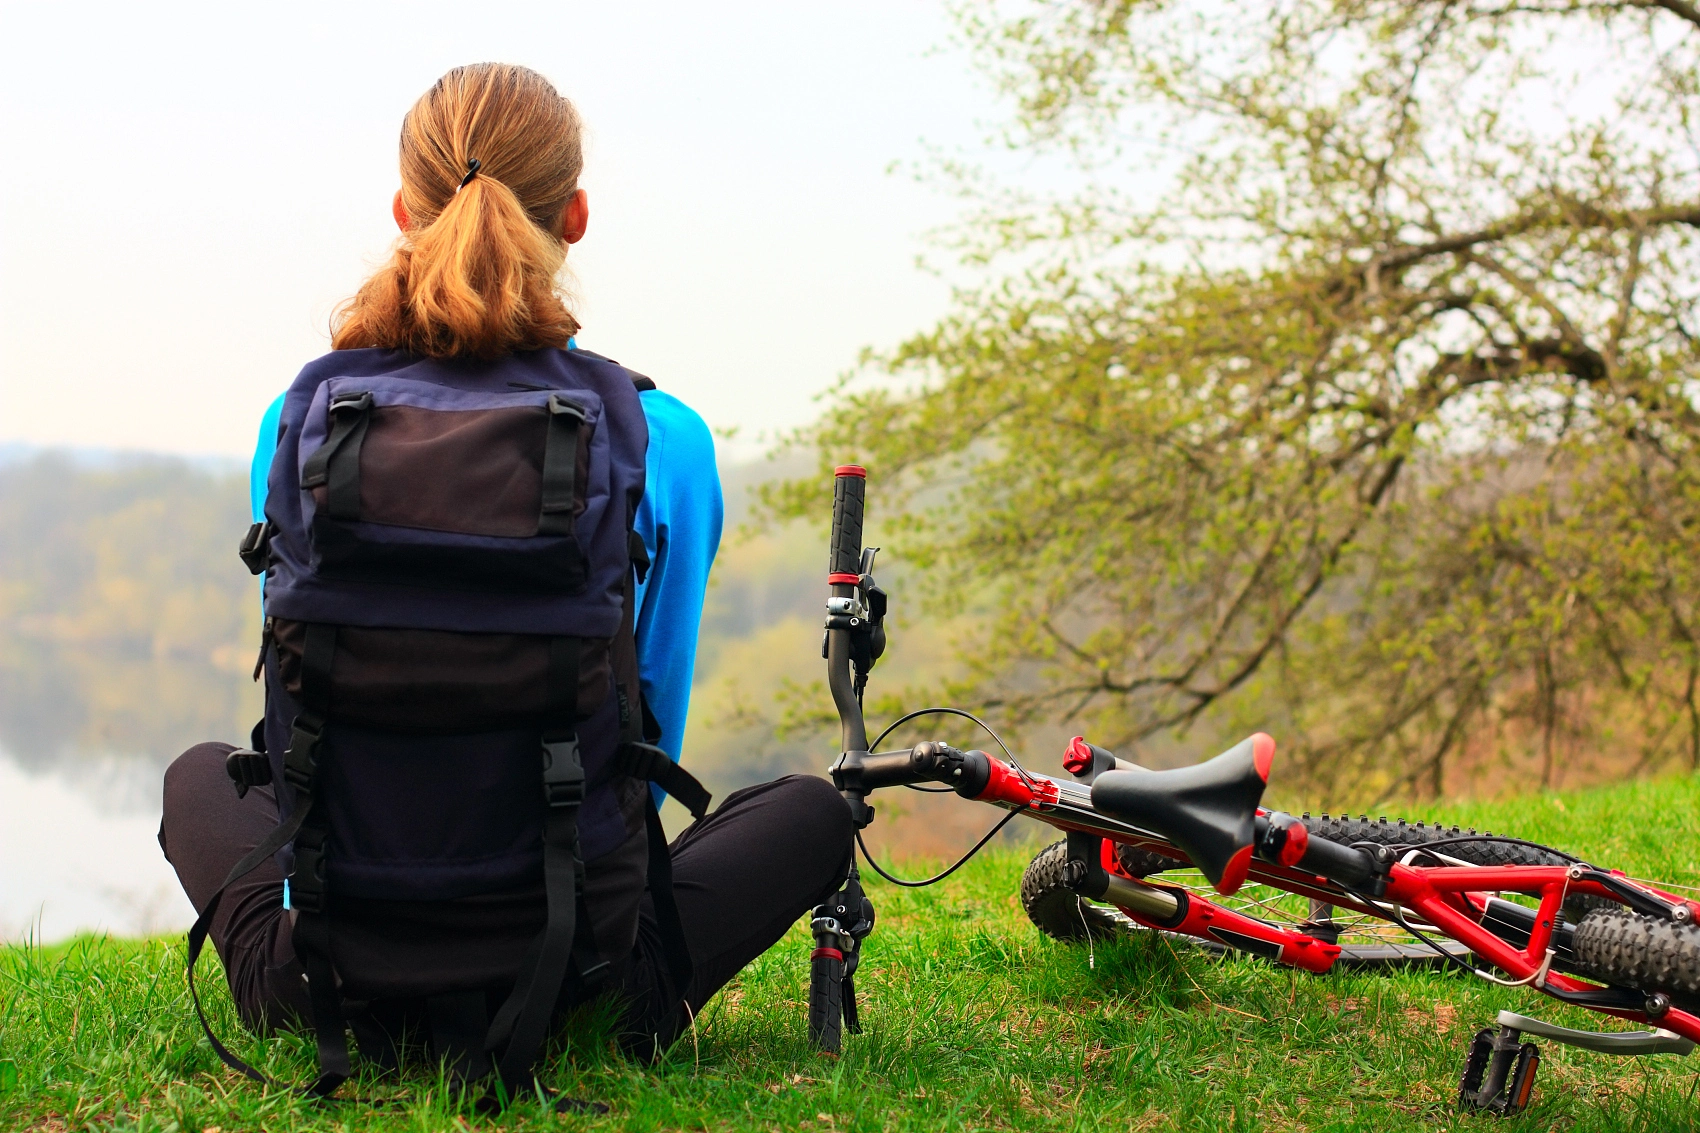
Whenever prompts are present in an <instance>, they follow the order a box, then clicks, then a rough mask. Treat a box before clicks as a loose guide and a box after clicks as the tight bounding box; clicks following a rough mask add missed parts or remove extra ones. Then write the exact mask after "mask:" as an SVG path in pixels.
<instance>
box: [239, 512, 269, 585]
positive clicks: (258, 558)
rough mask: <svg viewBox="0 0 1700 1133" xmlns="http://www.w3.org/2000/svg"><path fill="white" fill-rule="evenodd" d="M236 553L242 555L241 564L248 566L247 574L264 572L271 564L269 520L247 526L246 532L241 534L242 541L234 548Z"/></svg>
mask: <svg viewBox="0 0 1700 1133" xmlns="http://www.w3.org/2000/svg"><path fill="white" fill-rule="evenodd" d="M236 553H237V554H238V555H240V556H241V557H242V565H243V566H245V567H247V568H248V573H249V574H264V573H266V568H267V567H269V566H271V559H272V525H271V523H270V521H265V522H261V523H255V524H252V525H251V526H249V528H248V534H246V535H244V536H242V543H241V545H240V546H238V547H237V548H236Z"/></svg>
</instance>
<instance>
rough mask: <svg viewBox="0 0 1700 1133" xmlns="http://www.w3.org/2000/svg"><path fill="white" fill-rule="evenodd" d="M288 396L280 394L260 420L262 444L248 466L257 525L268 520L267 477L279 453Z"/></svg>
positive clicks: (255, 447)
mask: <svg viewBox="0 0 1700 1133" xmlns="http://www.w3.org/2000/svg"><path fill="white" fill-rule="evenodd" d="M286 396H288V395H287V394H281V393H280V394H278V395H277V400H276V401H274V402H272V403H271V406H270V407H269V408H267V410H266V415H265V416H264V417H261V418H260V443H259V444H257V445H255V446H254V463H253V464H251V465H249V466H248V502H249V503H250V504H252V505H253V508H254V522H255V523H261V522H264V520H265V518H266V477H268V476H270V475H271V471H272V453H274V452H276V451H277V423H278V421H279V420H280V419H281V418H282V417H283V399H284V398H285V397H286Z"/></svg>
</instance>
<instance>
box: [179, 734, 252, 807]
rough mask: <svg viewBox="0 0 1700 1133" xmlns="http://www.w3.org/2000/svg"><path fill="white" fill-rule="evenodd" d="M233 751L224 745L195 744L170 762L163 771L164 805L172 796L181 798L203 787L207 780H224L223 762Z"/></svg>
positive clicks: (213, 743) (214, 743)
mask: <svg viewBox="0 0 1700 1133" xmlns="http://www.w3.org/2000/svg"><path fill="white" fill-rule="evenodd" d="M235 750H236V749H235V748H233V747H232V746H231V745H229V744H224V743H216V742H209V743H204V744H196V745H195V746H194V747H192V748H190V749H189V750H188V751H186V752H184V753H183V754H182V755H180V756H178V757H177V758H176V759H174V760H172V761H171V766H169V767H167V768H166V769H165V798H166V805H167V806H169V805H170V800H171V798H172V796H173V795H178V796H181V795H182V794H184V793H185V792H186V791H194V790H196V789H198V788H200V787H203V786H205V784H206V782H207V780H208V779H209V778H217V779H223V778H225V772H224V761H225V759H226V758H227V757H228V756H229V755H230V753H231V752H232V751H235Z"/></svg>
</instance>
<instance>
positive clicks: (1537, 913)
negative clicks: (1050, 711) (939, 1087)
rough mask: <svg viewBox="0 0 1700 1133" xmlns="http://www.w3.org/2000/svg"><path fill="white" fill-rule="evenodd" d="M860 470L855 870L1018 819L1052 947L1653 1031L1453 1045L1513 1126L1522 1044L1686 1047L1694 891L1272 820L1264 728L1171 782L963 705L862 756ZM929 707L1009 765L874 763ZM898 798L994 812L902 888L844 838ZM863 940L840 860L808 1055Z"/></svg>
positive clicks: (873, 596) (846, 765) (1384, 824)
mask: <svg viewBox="0 0 1700 1133" xmlns="http://www.w3.org/2000/svg"><path fill="white" fill-rule="evenodd" d="M866 477H867V473H866V472H865V471H864V470H863V469H861V468H859V467H856V466H853V465H847V466H844V467H841V468H839V469H838V470H837V474H836V477H835V481H834V491H833V512H832V545H831V559H830V564H829V567H830V573H829V575H828V578H827V581H828V584H829V586H830V589H831V596H830V597H829V598H828V599H827V619H826V636H825V641H824V642H823V646H822V653H823V656H824V657H825V659H826V662H827V678H828V684H829V687H830V688H831V691H832V697H833V701H834V703H835V704H836V706H837V709H838V715H839V720H840V724H841V726H842V738H843V743H842V752H841V754H840V755H839V757H838V759H837V761H836V762H835V763H834V764H833V765H832V768H831V775H832V779H833V782H834V784H835V785H836V786H837V787H838V789H839V791H840V792H841V793H842V794H843V795H844V797H845V799H846V800H847V801H848V802H849V804H850V808H851V812H852V815H853V817H854V820H855V824H856V830H857V833H856V840H857V843H858V845H859V846H860V847H861V850H862V853H863V856H864V857H865V858H867V860H868V864H869V865H870V866H873V868H874V869H875V870H876V871H877V872H879V873H880V875H881V876H882V877H885V878H886V879H887V880H888V881H892V882H894V883H896V884H899V885H908V886H920V885H929V884H932V883H934V882H936V881H942V880H943V879H944V878H945V877H947V876H949V874H951V873H952V872H954V871H955V870H956V869H957V868H958V867H959V866H961V865H962V864H963V862H966V861H967V860H968V858H970V857H972V856H973V855H974V854H975V853H976V852H977V851H978V850H979V849H980V848H981V847H982V846H984V845H985V844H986V843H987V842H988V841H990V839H991V838H992V837H993V835H995V834H996V833H997V832H998V831H999V830H1001V829H1002V828H1003V827H1004V826H1005V825H1007V824H1008V823H1009V822H1010V821H1011V820H1012V819H1014V818H1015V817H1016V816H1017V815H1022V814H1024V815H1027V816H1028V817H1030V818H1033V819H1037V820H1038V821H1040V822H1044V823H1047V824H1048V825H1051V826H1054V827H1056V828H1057V829H1058V830H1060V831H1062V832H1064V834H1065V837H1064V838H1063V839H1062V840H1061V841H1059V842H1056V843H1055V844H1053V845H1051V846H1049V847H1047V848H1046V849H1045V850H1043V851H1041V852H1040V853H1039V855H1038V856H1037V857H1035V858H1034V859H1033V862H1032V864H1031V865H1029V866H1028V868H1027V872H1026V874H1025V876H1024V877H1023V879H1022V884H1021V898H1022V904H1023V906H1024V907H1025V908H1026V910H1027V913H1028V916H1029V917H1030V918H1031V919H1032V920H1033V922H1034V924H1036V925H1037V926H1038V927H1039V929H1040V930H1041V931H1043V932H1045V933H1046V934H1048V935H1050V936H1052V937H1056V938H1058V939H1064V940H1073V939H1085V940H1087V941H1090V940H1091V939H1092V938H1093V937H1094V935H1096V936H1107V935H1109V934H1111V933H1115V932H1122V931H1130V930H1131V931H1138V930H1147V931H1151V932H1158V933H1164V934H1168V936H1169V937H1170V938H1171V939H1174V940H1178V941H1179V940H1184V941H1187V942H1189V943H1195V944H1197V945H1198V946H1200V947H1206V948H1211V949H1214V950H1218V951H1229V950H1232V951H1237V952H1245V953H1250V954H1251V955H1254V956H1261V957H1263V958H1265V959H1267V960H1270V961H1273V962H1275V963H1279V964H1285V965H1290V966H1292V967H1296V968H1300V969H1303V970H1305V971H1309V972H1315V973H1318V974H1321V973H1325V972H1328V971H1331V970H1332V969H1333V968H1335V967H1336V966H1359V967H1371V968H1375V967H1392V966H1399V965H1409V964H1413V963H1430V964H1436V965H1450V966H1454V967H1456V968H1458V969H1460V970H1462V971H1465V972H1467V973H1469V974H1472V975H1474V976H1477V977H1480V978H1482V979H1486V980H1491V981H1493V982H1495V983H1498V984H1501V985H1505V986H1523V987H1528V988H1531V989H1533V990H1535V991H1539V992H1541V993H1543V994H1545V995H1548V996H1551V997H1552V998H1554V999H1557V1000H1560V1001H1562V1002H1565V1003H1569V1004H1573V1005H1575V1006H1578V1007H1583V1008H1586V1009H1588V1010H1592V1011H1597V1012H1600V1013H1602V1014H1605V1015H1611V1016H1615V1017H1617V1018H1620V1019H1626V1020H1630V1021H1633V1022H1638V1023H1652V1024H1654V1025H1655V1029H1653V1030H1646V1031H1627V1032H1622V1031H1619V1032H1598V1031H1579V1030H1575V1029H1572V1028H1568V1027H1562V1026H1558V1025H1555V1024H1551V1023H1545V1022H1542V1021H1540V1020H1538V1019H1532V1018H1529V1017H1527V1016H1524V1015H1519V1014H1516V1013H1514V1012H1510V1011H1502V1012H1500V1014H1499V1018H1498V1028H1497V1030H1495V1029H1491V1028H1490V1029H1484V1030H1481V1031H1479V1032H1478V1033H1477V1034H1476V1036H1475V1038H1474V1040H1473V1041H1472V1042H1471V1044H1470V1048H1469V1051H1468V1053H1467V1055H1466V1058H1465V1063H1464V1072H1463V1076H1462V1080H1461V1082H1460V1085H1459V1093H1458V1105H1459V1108H1460V1109H1467V1110H1479V1111H1485V1112H1490V1113H1498V1114H1509V1113H1515V1112H1517V1111H1519V1110H1521V1109H1522V1108H1524V1107H1525V1106H1526V1105H1527V1104H1528V1102H1529V1098H1530V1096H1531V1094H1532V1092H1533V1089H1534V1083H1535V1074H1536V1069H1537V1067H1538V1065H1539V1060H1540V1055H1539V1052H1538V1050H1537V1048H1536V1046H1535V1044H1534V1043H1531V1042H1525V1041H1523V1037H1524V1036H1525V1035H1535V1036H1540V1037H1545V1038H1548V1039H1551V1040H1554V1041H1556V1042H1561V1043H1567V1044H1569V1045H1572V1046H1577V1047H1581V1048H1584V1049H1587V1050H1593V1051H1599V1052H1602V1053H1614V1054H1653V1053H1661V1052H1668V1053H1675V1054H1682V1055H1686V1054H1688V1053H1689V1052H1690V1051H1692V1050H1693V1049H1694V1045H1695V1043H1696V1042H1700V924H1696V923H1695V921H1696V915H1697V914H1700V900H1697V899H1696V898H1697V897H1700V890H1696V889H1693V888H1691V887H1686V886H1676V885H1670V884H1662V883H1654V882H1649V881H1646V880H1643V879H1639V878H1631V877H1629V876H1627V875H1625V874H1624V873H1623V872H1621V871H1618V870H1612V869H1606V868H1600V867H1597V866H1595V865H1593V864H1591V863H1589V862H1586V861H1584V860H1582V859H1580V858H1578V857H1575V856H1573V855H1571V854H1567V853H1564V852H1563V851H1560V850H1555V849H1552V848H1551V847H1548V846H1542V845H1539V844H1537V843H1534V842H1529V841H1525V840H1523V839H1519V838H1509V837H1503V836H1495V835H1492V834H1487V833H1477V832H1475V831H1473V830H1471V831H1465V830H1460V829H1458V828H1456V827H1452V828H1442V827H1438V826H1425V825H1424V824H1422V823H1416V824H1414V825H1413V824H1410V823H1406V822H1402V821H1401V822H1390V821H1388V820H1387V819H1384V818H1383V819H1377V820H1375V821H1370V820H1369V819H1368V818H1362V817H1361V818H1357V819H1352V818H1349V817H1345V816H1341V817H1330V816H1328V815H1326V814H1325V815H1321V816H1318V817H1313V816H1311V815H1309V814H1305V815H1301V816H1297V817H1295V816H1293V815H1290V814H1284V813H1281V812H1279V811H1270V810H1267V809H1265V808H1264V807H1262V806H1260V805H1259V804H1260V802H1261V800H1262V796H1263V791H1264V787H1265V786H1266V785H1267V783H1268V780H1269V775H1270V770H1271V767H1272V765H1273V761H1274V755H1275V741H1274V740H1273V739H1271V738H1270V737H1268V736H1266V735H1263V734H1261V733H1260V734H1258V735H1254V736H1252V737H1250V738H1249V739H1246V740H1244V741H1242V742H1241V743H1239V744H1237V745H1236V746H1234V747H1233V748H1231V749H1229V750H1228V751H1226V752H1224V753H1223V754H1221V755H1219V756H1217V757H1215V758H1214V759H1211V760H1208V761H1206V762H1204V763H1201V764H1198V765H1196V766H1192V767H1182V768H1177V769H1173V770H1167V771H1151V770H1147V769H1146V768H1143V767H1139V766H1137V765H1136V764H1133V763H1130V762H1128V761H1126V760H1123V759H1118V758H1117V757H1116V756H1115V755H1114V754H1113V753H1112V752H1110V751H1107V750H1105V749H1104V748H1102V747H1099V746H1097V745H1095V744H1091V743H1088V742H1087V741H1086V740H1085V739H1083V738H1080V737H1076V738H1075V739H1074V740H1073V741H1072V742H1071V743H1070V744H1069V746H1068V749H1067V750H1066V752H1065V753H1064V756H1063V768H1064V770H1065V771H1066V772H1067V776H1066V777H1059V776H1051V775H1044V774H1039V773H1037V772H1033V771H1029V770H1028V769H1026V768H1025V767H1023V766H1022V765H1021V764H1020V763H1019V762H1018V761H1017V760H1016V759H1015V757H1014V756H1013V755H1011V754H1010V753H1009V750H1008V748H1006V747H1004V746H1003V741H1002V740H1000V739H998V737H997V735H996V733H994V732H992V731H991V729H990V728H987V727H986V726H985V725H984V724H981V723H980V721H979V720H977V719H975V718H974V717H973V716H972V715H970V714H969V713H966V712H962V711H960V710H958V709H949V708H934V709H923V710H921V711H919V712H913V713H910V714H909V715H907V716H904V717H903V718H902V719H900V720H898V721H897V722H896V723H894V724H893V725H892V726H891V727H890V728H888V729H886V732H885V733H884V734H883V735H881V736H880V737H878V738H876V740H875V742H874V743H873V744H872V745H870V744H869V743H868V738H867V727H866V723H865V721H864V720H863V716H862V694H863V690H864V689H865V687H866V685H867V680H868V674H869V671H870V670H871V669H872V668H873V665H874V662H875V661H876V660H878V658H879V656H880V655H881V653H882V652H883V651H884V648H885V626H884V622H885V616H886V609H887V596H886V594H885V592H884V591H882V590H881V589H880V588H879V586H878V585H877V584H876V583H875V581H874V579H873V576H872V573H871V572H872V569H873V562H874V555H875V552H876V550H877V548H867V549H864V548H863V547H862V519H863V511H864V503H865V495H866V482H867V480H866ZM929 714H948V715H953V716H960V717H965V718H967V719H968V720H971V721H973V722H974V723H976V724H979V725H980V727H982V728H984V729H985V730H986V732H987V734H988V735H990V736H991V737H992V739H993V740H994V741H996V743H997V746H998V747H999V748H1000V749H1001V750H1002V752H1003V756H1004V758H1002V759H1000V758H997V757H996V756H993V755H990V754H988V753H986V752H984V751H979V750H962V749H959V748H955V747H952V746H950V745H949V744H946V743H942V742H938V741H928V742H924V743H920V744H916V745H915V746H914V747H912V748H908V749H903V750H897V751H878V750H876V749H877V748H878V746H879V742H880V741H881V740H883V739H884V738H885V735H889V734H890V733H891V732H892V731H893V730H895V729H896V728H897V727H899V726H900V725H903V724H905V723H908V722H910V721H912V720H914V719H917V718H920V717H923V716H926V715H929ZM929 785H930V786H929ZM898 786H903V787H912V788H915V789H920V790H933V791H954V792H955V793H956V794H958V795H960V796H962V797H963V798H966V799H973V800H976V801H978V802H983V803H989V804H991V805H992V806H995V807H1000V808H1002V809H1004V810H1005V811H1007V812H1008V813H1007V814H1006V815H1005V816H1004V818H1003V819H1002V820H1000V821H999V822H998V823H997V824H996V825H995V826H994V827H993V828H992V829H991V830H990V831H988V833H987V834H986V836H985V837H984V838H982V839H981V840H980V841H979V842H978V843H977V844H976V845H975V846H974V847H973V848H972V849H970V850H969V851H968V853H967V854H966V855H964V857H963V858H962V859H961V860H960V861H958V862H957V863H956V864H955V865H953V866H951V867H950V868H949V869H947V870H945V871H944V872H943V873H941V874H939V875H938V876H936V877H933V878H928V879H926V880H923V881H904V880H901V879H898V878H895V877H892V876H891V875H890V874H887V873H886V872H885V871H884V870H882V869H880V867H879V866H878V865H877V864H876V863H874V861H873V859H872V857H871V856H870V855H868V852H867V847H866V844H865V843H864V842H863V840H862V834H861V831H862V830H864V829H866V828H867V826H868V825H869V823H871V822H872V821H873V818H874V809H873V807H871V806H869V805H868V801H867V799H868V796H869V795H870V794H871V793H872V792H874V791H876V790H880V789H883V788H891V787H898ZM1158 875H1163V876H1162V878H1161V879H1160V880H1154V879H1156V878H1158ZM1189 880H1190V883H1189ZM1673 890H1682V891H1684V892H1686V893H1688V894H1689V895H1688V896H1683V895H1681V894H1679V893H1678V892H1673ZM873 926H874V910H873V906H872V904H871V903H870V902H869V901H868V899H867V898H866V896H865V895H864V894H863V892H862V886H861V880H860V875H859V872H858V871H857V869H856V867H855V866H854V864H852V868H851V871H850V876H849V878H848V879H847V880H846V882H845V884H844V886H843V888H842V889H840V890H839V892H837V893H836V894H834V895H833V896H832V897H831V898H829V899H828V900H827V901H826V902H825V903H824V904H822V905H820V906H819V907H818V908H816V909H815V911H814V915H813V920H812V928H813V931H814V936H815V948H814V951H813V953H812V957H811V966H812V970H811V978H810V990H809V1032H810V1037H811V1039H812V1040H813V1041H814V1042H815V1043H816V1044H817V1045H818V1046H820V1047H821V1048H822V1049H825V1050H829V1051H836V1050H837V1049H838V1048H839V1046H840V1043H841V1041H842V1033H843V1032H844V1031H846V1030H848V1031H850V1032H852V1033H855V1032H857V1031H858V1030H859V1029H860V1028H859V1026H858V1022H857V1015H856V999H855V972H856V968H857V965H858V963H859V961H860V953H861V948H862V943H863V941H864V940H865V939H866V938H867V936H868V934H869V933H870V932H871V931H872V930H873Z"/></svg>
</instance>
